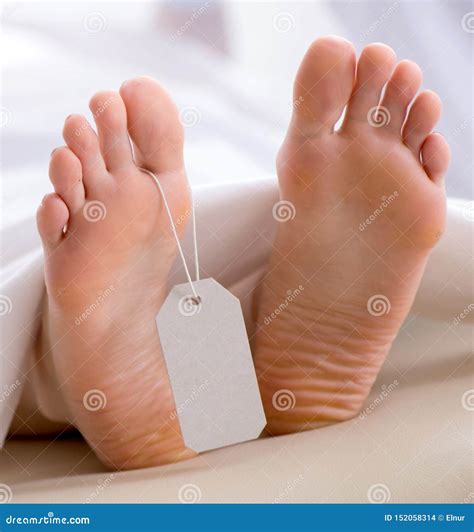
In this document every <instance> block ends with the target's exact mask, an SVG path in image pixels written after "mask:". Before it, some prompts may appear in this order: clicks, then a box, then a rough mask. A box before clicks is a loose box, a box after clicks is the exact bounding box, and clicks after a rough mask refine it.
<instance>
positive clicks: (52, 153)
mask: <svg viewBox="0 0 474 532" xmlns="http://www.w3.org/2000/svg"><path fill="white" fill-rule="evenodd" d="M57 149H58V148H54V150H53V151H52V152H51V155H50V157H52V156H53V153H54V152H55V151H56V150H57Z"/></svg>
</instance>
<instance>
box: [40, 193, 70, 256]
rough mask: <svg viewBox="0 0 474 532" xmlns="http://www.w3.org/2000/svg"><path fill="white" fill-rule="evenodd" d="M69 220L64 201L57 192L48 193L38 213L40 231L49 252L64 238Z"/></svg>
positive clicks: (45, 248)
mask: <svg viewBox="0 0 474 532" xmlns="http://www.w3.org/2000/svg"><path fill="white" fill-rule="evenodd" d="M68 220H69V210H68V208H67V205H66V204H65V203H64V201H63V200H62V199H61V198H60V197H59V195H58V194H56V193H53V194H47V195H46V196H45V197H44V198H43V201H42V202H41V205H40V206H39V207H38V211H37V213H36V223H37V226H38V232H39V234H40V237H41V240H42V242H43V247H44V250H45V251H46V252H47V253H49V252H51V251H52V250H53V249H54V248H55V247H56V246H57V245H58V244H59V242H60V241H61V240H62V238H63V235H64V232H63V231H64V227H65V225H66V224H67V222H68Z"/></svg>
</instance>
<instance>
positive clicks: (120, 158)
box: [89, 91, 133, 172]
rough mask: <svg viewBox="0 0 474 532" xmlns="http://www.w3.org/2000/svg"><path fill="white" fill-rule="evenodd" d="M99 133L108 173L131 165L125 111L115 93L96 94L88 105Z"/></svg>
mask: <svg viewBox="0 0 474 532" xmlns="http://www.w3.org/2000/svg"><path fill="white" fill-rule="evenodd" d="M89 107H90V110H91V111H92V114H93V116H94V120H95V123H96V125H97V130H98V133H99V144H100V149H101V151H102V156H103V158H104V161H105V164H106V166H107V169H108V170H109V171H110V172H114V171H116V170H120V169H121V168H127V167H129V166H131V165H132V164H133V157H132V149H131V146H130V139H129V137H128V131H127V111H126V109H125V104H124V103H123V100H122V97H121V96H120V94H118V93H117V92H113V91H102V92H98V93H96V94H95V95H94V96H93V97H92V99H91V101H90V103H89Z"/></svg>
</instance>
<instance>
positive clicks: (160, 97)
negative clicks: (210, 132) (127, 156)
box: [120, 76, 184, 174]
mask: <svg viewBox="0 0 474 532" xmlns="http://www.w3.org/2000/svg"><path fill="white" fill-rule="evenodd" d="M120 95H121V96H122V98H123V101H124V103H125V106H126V108H127V126H128V132H129V134H130V137H131V139H132V141H133V147H134V155H135V161H136V163H137V164H138V165H139V166H141V167H143V168H145V169H147V170H150V171H152V172H154V173H157V174H161V173H169V172H173V173H174V172H177V171H179V170H181V169H182V168H183V142H184V133H183V127H182V125H181V123H180V120H179V114H178V110H177V108H176V105H175V104H174V102H173V101H172V100H171V98H170V97H169V96H168V94H167V93H166V91H165V90H164V89H163V88H162V87H161V85H160V84H159V83H158V82H157V81H155V80H153V79H152V78H148V77H145V76H142V77H138V78H134V79H131V80H128V81H126V82H125V83H123V84H122V87H121V88H120Z"/></svg>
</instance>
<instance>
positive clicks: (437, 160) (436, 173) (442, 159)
mask: <svg viewBox="0 0 474 532" xmlns="http://www.w3.org/2000/svg"><path fill="white" fill-rule="evenodd" d="M450 159H451V150H450V148H449V144H448V143H447V142H446V139H445V138H444V137H443V136H442V135H440V134H439V133H431V135H428V137H427V138H426V140H425V142H424V143H423V145H422V147H421V160H422V163H423V167H424V169H425V171H426V173H427V174H428V176H429V177H430V179H431V180H432V181H433V182H434V183H436V184H438V185H442V184H443V183H444V177H445V175H446V172H447V170H448V167H449V161H450Z"/></svg>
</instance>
